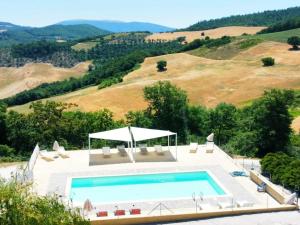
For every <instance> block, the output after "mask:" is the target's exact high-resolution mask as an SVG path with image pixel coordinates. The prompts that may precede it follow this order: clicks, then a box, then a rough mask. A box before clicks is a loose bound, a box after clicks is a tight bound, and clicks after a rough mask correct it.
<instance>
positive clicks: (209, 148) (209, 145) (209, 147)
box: [205, 142, 215, 153]
mask: <svg viewBox="0 0 300 225" xmlns="http://www.w3.org/2000/svg"><path fill="white" fill-rule="evenodd" d="M214 145H215V144H214V143H213V142H206V147H205V151H206V153H213V152H214Z"/></svg>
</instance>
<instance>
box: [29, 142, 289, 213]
mask: <svg viewBox="0 0 300 225" xmlns="http://www.w3.org/2000/svg"><path fill="white" fill-rule="evenodd" d="M148 149H149V152H150V153H149V154H148V155H146V156H142V155H140V153H139V152H137V153H136V154H135V155H134V156H135V158H136V162H135V163H132V162H131V161H130V157H121V156H119V154H118V153H117V150H116V149H113V150H112V154H113V156H112V157H110V158H109V159H106V158H103V156H102V154H101V153H99V152H98V151H93V152H92V153H93V156H92V157H91V159H90V158H89V151H88V150H80V151H67V154H68V156H69V158H61V157H59V158H56V159H55V160H54V161H51V162H48V161H46V160H44V159H42V158H41V157H40V156H39V158H38V159H37V161H36V165H35V167H34V171H33V176H34V191H36V192H37V193H38V194H40V195H47V194H52V193H56V194H58V195H61V196H62V198H63V199H64V200H67V199H68V198H67V196H68V192H69V188H70V180H71V178H72V177H89V176H103V175H129V174H145V173H163V172H185V171H186V172H187V171H196V170H209V171H210V172H211V173H212V174H213V176H214V177H215V178H216V179H217V181H219V182H220V183H221V185H222V187H223V188H224V189H225V190H227V192H229V194H230V196H232V197H231V198H233V200H234V201H236V200H246V201H248V202H252V203H254V207H256V208H258V209H263V208H280V207H282V205H281V204H280V203H278V202H277V201H276V200H275V199H273V198H272V197H271V196H270V195H269V194H267V193H259V192H257V191H256V186H257V185H256V184H255V183H254V182H252V181H251V180H250V178H249V177H232V176H231V175H230V174H229V173H230V172H232V171H235V170H242V169H243V168H242V167H241V165H240V164H239V163H238V162H237V161H234V160H233V159H232V158H230V157H229V156H228V155H227V154H226V153H225V152H223V151H222V150H221V149H219V148H218V147H217V146H215V150H214V152H213V153H206V152H205V146H200V147H199V150H198V152H197V153H190V151H189V146H178V148H177V161H176V160H175V158H176V151H175V147H171V149H170V150H169V151H168V150H167V147H166V148H165V150H166V151H167V152H166V154H165V155H164V156H160V155H157V154H156V153H155V152H154V149H152V148H148ZM53 154H55V153H53ZM280 191H281V190H279V192H280ZM282 194H286V195H287V193H284V190H282ZM217 201H218V200H217V199H205V198H204V199H203V200H200V198H198V204H203V205H207V204H208V203H209V205H211V206H212V209H210V210H218V206H217ZM91 202H92V204H93V200H92V199H91ZM159 203H163V204H164V205H165V206H166V207H167V208H169V209H171V211H172V213H175V214H180V213H181V214H182V213H184V212H191V211H192V212H195V209H196V207H195V202H194V201H193V199H192V193H191V197H190V198H188V199H183V200H182V199H181V200H176V199H174V200H166V201H162V200H159V201H158V200H157V201H156V200H153V201H147V202H143V201H141V202H130V203H115V204H99V203H95V204H93V206H94V207H96V210H107V211H108V212H109V217H108V218H111V217H113V215H112V212H113V211H114V210H115V209H116V206H117V207H118V208H120V209H125V210H129V209H130V208H132V205H133V204H134V205H135V207H137V208H141V209H142V211H143V214H144V215H148V214H149V213H150V212H151V210H152V209H153V208H155V206H157V205H158V204H159ZM72 205H73V206H79V207H82V203H76V202H72ZM158 211H159V210H158ZM158 211H157V210H155V211H154V212H152V213H151V215H152V214H157V213H158ZM167 211H168V210H167ZM159 213H160V212H159ZM94 216H95V214H94V213H93V214H92V215H90V218H91V219H93V217H94ZM148 216H149V215H148ZM94 219H96V218H94Z"/></svg>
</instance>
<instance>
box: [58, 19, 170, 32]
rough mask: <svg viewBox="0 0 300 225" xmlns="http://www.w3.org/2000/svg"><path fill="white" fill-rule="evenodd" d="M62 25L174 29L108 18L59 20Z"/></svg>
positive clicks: (119, 29)
mask: <svg viewBox="0 0 300 225" xmlns="http://www.w3.org/2000/svg"><path fill="white" fill-rule="evenodd" d="M59 24H62V25H78V24H89V25H92V26H95V27H98V28H99V29H103V30H108V31H110V32H113V33H121V32H136V31H149V32H152V33H158V32H167V31H171V30H174V28H171V27H166V26H162V25H159V24H154V23H145V22H122V21H110V20H67V21H63V22H60V23H59Z"/></svg>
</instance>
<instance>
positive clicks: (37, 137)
mask: <svg viewBox="0 0 300 225" xmlns="http://www.w3.org/2000/svg"><path fill="white" fill-rule="evenodd" d="M144 98H145V100H146V101H147V102H148V107H147V108H146V109H145V110H141V111H132V112H128V113H127V114H126V116H125V119H123V120H118V121H116V120H114V119H113V114H112V113H111V112H110V111H109V110H100V111H98V112H79V111H70V107H72V105H68V104H63V103H55V102H46V103H42V102H40V101H38V102H35V103H32V104H31V109H32V112H31V113H29V114H27V115H25V114H21V113H17V112H14V111H9V112H6V108H5V106H3V105H2V107H1V114H0V129H1V133H2V134H3V135H2V137H1V144H2V145H7V146H9V147H10V148H12V149H13V150H12V149H9V150H7V149H6V150H2V151H3V152H9V154H8V153H7V154H8V155H6V156H7V157H9V156H10V155H14V154H15V155H21V156H26V155H27V156H28V155H29V154H31V152H32V149H33V147H34V146H35V144H36V143H40V144H41V146H45V147H48V148H50V147H51V145H52V144H53V142H54V140H58V141H59V142H61V144H62V145H64V146H66V147H67V149H70V148H71V149H80V148H82V147H83V146H87V136H88V133H92V132H98V131H103V130H109V129H112V128H116V127H121V126H125V125H132V126H139V127H148V128H156V129H166V130H171V131H174V132H177V133H178V137H179V143H181V144H188V143H189V142H192V141H198V142H203V141H205V138H206V136H208V135H209V134H210V133H212V132H214V133H215V142H216V143H217V144H218V145H220V146H223V148H224V149H225V150H226V151H228V152H229V153H230V154H238V155H245V156H259V157H263V156H264V155H266V154H267V153H269V152H281V151H283V152H286V153H288V152H289V151H291V149H293V145H292V142H291V135H292V131H291V128H290V124H291V121H292V118H291V116H290V114H289V111H288V109H289V107H290V105H291V104H293V102H294V101H295V94H294V92H293V91H287V90H270V91H266V92H265V94H264V95H263V97H261V98H260V99H258V100H255V101H254V102H253V103H252V104H251V105H250V106H247V107H244V108H242V109H239V108H236V107H235V106H234V105H232V104H227V103H220V104H219V105H217V106H216V107H215V108H213V109H207V108H205V107H203V106H195V105H190V104H189V102H188V98H187V95H186V93H185V92H184V91H183V90H181V89H179V88H177V87H176V86H173V85H172V84H171V83H169V82H158V83H156V84H154V85H152V86H149V87H145V89H144ZM0 149H1V148H0ZM2 154H3V155H2V156H5V155H4V153H2Z"/></svg>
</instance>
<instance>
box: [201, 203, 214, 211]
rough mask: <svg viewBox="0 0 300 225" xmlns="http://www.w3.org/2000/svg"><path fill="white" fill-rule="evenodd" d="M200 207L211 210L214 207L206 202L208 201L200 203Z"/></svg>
mask: <svg viewBox="0 0 300 225" xmlns="http://www.w3.org/2000/svg"><path fill="white" fill-rule="evenodd" d="M199 207H200V209H201V210H213V209H214V207H213V206H212V205H211V204H208V203H201V204H200V205H199Z"/></svg>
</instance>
